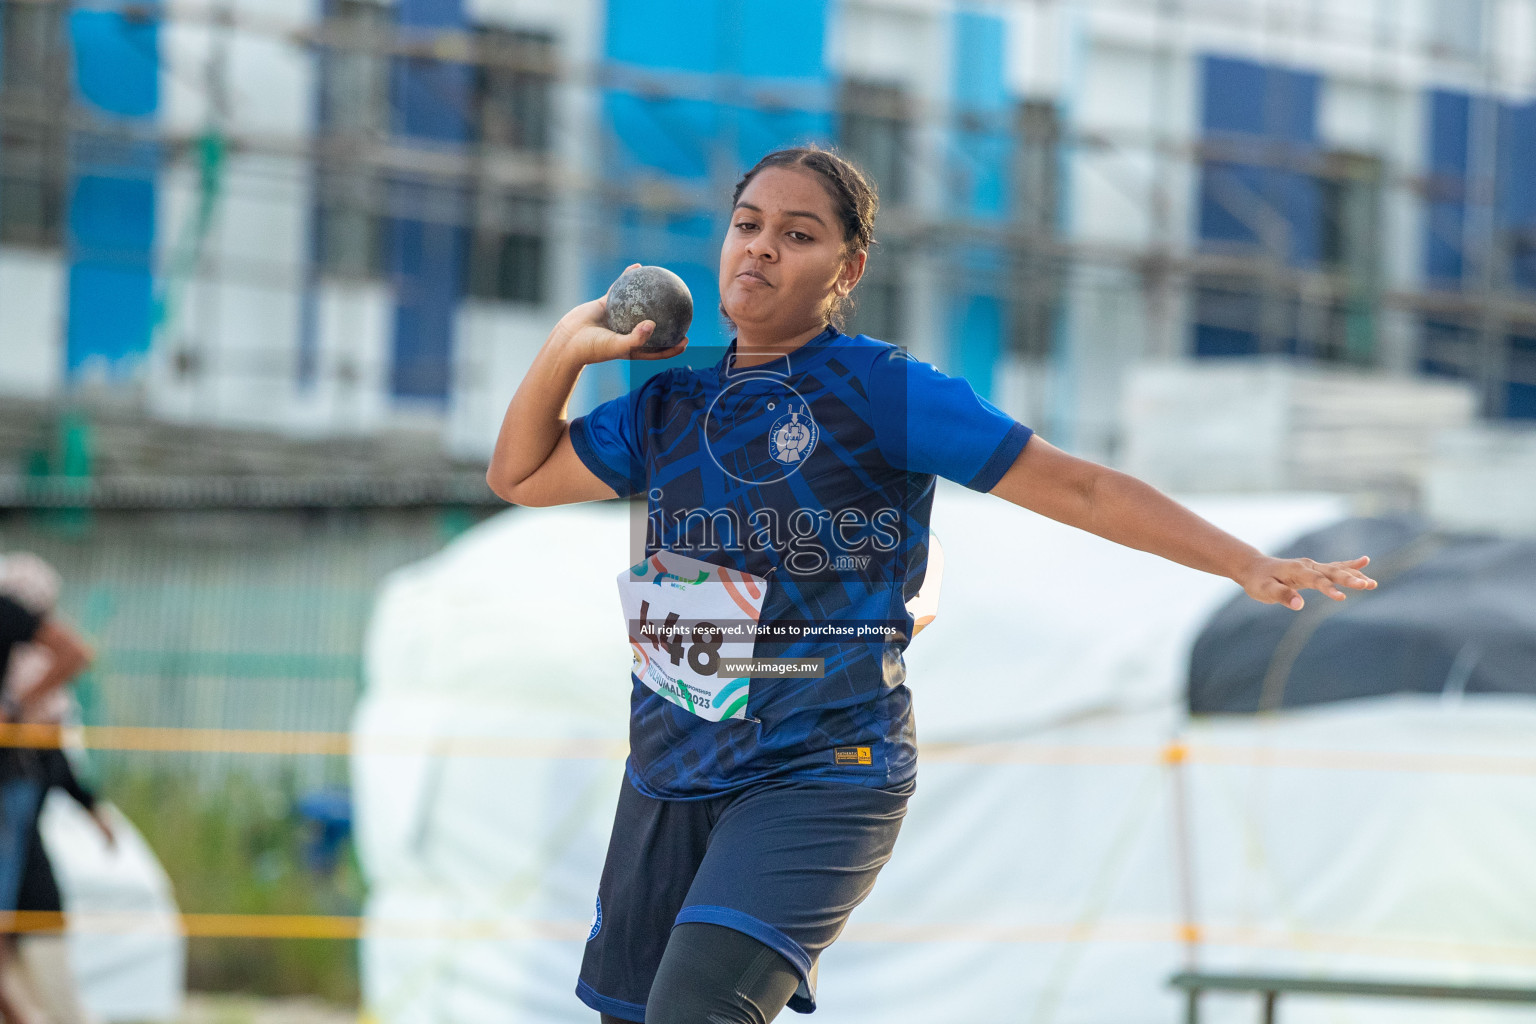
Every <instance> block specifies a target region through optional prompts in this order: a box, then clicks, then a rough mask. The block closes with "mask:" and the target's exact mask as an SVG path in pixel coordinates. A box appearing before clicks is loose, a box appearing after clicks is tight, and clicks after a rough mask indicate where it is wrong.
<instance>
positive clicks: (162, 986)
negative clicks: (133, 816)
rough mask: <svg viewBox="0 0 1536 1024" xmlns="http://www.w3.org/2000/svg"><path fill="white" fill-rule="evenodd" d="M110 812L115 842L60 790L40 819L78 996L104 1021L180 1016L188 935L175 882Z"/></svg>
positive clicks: (50, 797) (130, 826)
mask: <svg viewBox="0 0 1536 1024" xmlns="http://www.w3.org/2000/svg"><path fill="white" fill-rule="evenodd" d="M106 810H107V813H108V814H110V815H111V816H112V827H113V833H114V835H115V836H116V840H117V841H116V844H115V846H113V847H108V846H107V844H106V841H105V839H104V838H103V837H102V835H101V833H100V831H99V830H98V829H97V827H96V823H95V822H94V821H92V820H91V817H90V815H88V814H86V813H85V811H84V810H82V809H81V807H80V805H79V804H77V803H75V802H74V801H73V800H72V799H70V798H69V797H68V796H66V795H65V794H64V793H62V792H60V791H58V790H53V791H51V792H50V793H49V794H48V799H47V801H46V802H45V803H44V804H43V816H42V821H41V824H40V829H41V831H42V835H43V843H44V845H45V846H46V847H47V849H48V859H49V861H50V862H51V863H52V864H53V871H54V875H55V877H56V878H57V879H58V883H59V892H60V895H61V896H62V897H63V899H64V909H65V911H66V912H67V914H68V916H67V917H66V918H65V922H66V928H67V937H68V949H69V962H70V966H71V968H72V969H73V971H74V974H75V978H76V983H77V985H78V986H79V987H78V992H79V994H80V1000H81V1002H82V1003H84V1005H85V1007H86V1009H88V1010H90V1011H91V1012H92V1013H93V1014H95V1016H96V1017H98V1018H99V1019H101V1020H103V1021H150V1020H158V1021H168V1020H175V1019H176V1018H178V1017H179V1016H180V1015H181V1007H182V997H183V995H184V993H185V980H184V979H185V975H186V939H185V938H184V937H183V936H182V934H181V919H180V916H179V915H178V912H177V909H176V901H175V897H174V896H173V894H172V892H171V884H170V880H169V879H168V878H167V877H166V875H165V870H164V869H163V868H162V867H161V866H160V862H159V860H157V859H156V858H155V854H154V851H153V850H151V849H150V847H149V844H148V843H146V842H145V841H144V838H143V837H142V836H141V835H139V832H138V830H137V829H135V828H134V827H133V823H132V822H130V821H129V820H128V819H127V818H125V817H123V815H122V814H120V813H118V812H117V811H116V809H115V808H112V807H108V808H107V809H106Z"/></svg>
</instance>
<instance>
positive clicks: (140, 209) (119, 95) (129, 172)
mask: <svg viewBox="0 0 1536 1024" xmlns="http://www.w3.org/2000/svg"><path fill="white" fill-rule="evenodd" d="M147 11H148V12H150V13H154V12H155V5H148V6H147ZM68 27H69V34H70V45H71V47H72V49H73V52H74V62H73V63H74V89H75V91H76V93H77V94H78V95H79V96H80V98H81V99H82V100H83V101H84V102H85V103H87V104H90V105H91V106H94V107H95V108H96V110H97V111H98V113H99V114H100V115H102V116H103V119H104V123H106V124H110V123H111V122H112V121H114V120H125V119H141V118H148V117H152V116H153V115H154V113H155V111H156V108H157V107H158V105H159V99H160V91H159V80H160V75H159V68H158V47H159V21H158V19H157V18H156V17H149V16H138V17H133V18H130V17H127V16H124V15H122V14H118V13H115V12H110V11H94V10H87V11H74V12H72V13H71V14H70V16H69V21H68ZM70 157H71V162H70V171H69V175H70V188H69V214H68V233H67V237H66V247H67V259H68V264H69V275H68V299H67V301H66V316H67V321H66V324H65V331H64V335H65V336H64V353H65V370H66V373H68V374H69V375H70V376H78V375H79V373H80V372H81V371H82V370H84V369H86V368H89V369H90V372H92V373H96V372H105V373H106V374H107V375H109V376H121V375H126V374H129V373H131V372H133V369H134V367H135V366H136V364H137V363H138V362H139V361H140V360H141V359H142V357H143V356H144V354H145V353H146V352H148V351H149V347H150V344H151V341H152V339H153V332H154V317H155V295H154V287H155V283H154V244H155V223H156V190H155V175H156V173H157V170H158V165H159V149H158V147H157V146H155V145H154V144H152V143H143V142H125V141H122V140H120V139H115V138H111V137H110V135H106V134H105V133H97V132H92V131H76V132H73V133H72V134H71V141H70Z"/></svg>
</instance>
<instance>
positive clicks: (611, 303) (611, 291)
mask: <svg viewBox="0 0 1536 1024" xmlns="http://www.w3.org/2000/svg"><path fill="white" fill-rule="evenodd" d="M642 320H654V321H655V322H656V329H655V330H654V331H652V332H651V336H650V337H649V338H647V339H645V344H643V345H641V346H640V351H642V352H659V351H660V350H662V349H664V348H671V347H672V346H673V345H676V344H677V343H678V342H680V341H682V340H683V335H685V334H687V333H688V325H689V324H691V323H693V295H692V294H690V293H689V291H688V286H687V285H686V284H684V283H683V279H682V278H680V277H678V276H677V275H676V274H674V273H672V271H670V270H668V269H667V268H666V267H632V268H630V269H629V270H626V271H624V273H622V274H620V275H619V279H618V280H617V281H615V282H613V284H611V285H610V286H609V287H608V329H609V330H610V331H615V332H617V333H619V334H628V333H629V332H630V331H632V330H634V329H635V325H636V324H638V323H640V322H641V321H642Z"/></svg>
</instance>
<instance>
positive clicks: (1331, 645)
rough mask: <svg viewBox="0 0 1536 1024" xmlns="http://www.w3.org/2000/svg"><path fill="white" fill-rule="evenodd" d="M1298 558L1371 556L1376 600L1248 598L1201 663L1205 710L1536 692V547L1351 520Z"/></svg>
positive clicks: (1367, 594) (1198, 702) (1206, 641)
mask: <svg viewBox="0 0 1536 1024" xmlns="http://www.w3.org/2000/svg"><path fill="white" fill-rule="evenodd" d="M1280 554H1283V555H1284V556H1286V557H1293V558H1294V557H1307V558H1313V559H1316V560H1317V561H1319V562H1331V561H1338V560H1342V559H1346V558H1353V557H1355V556H1358V555H1370V556H1371V566H1370V567H1369V568H1368V569H1367V570H1366V572H1367V573H1368V574H1369V575H1371V576H1372V577H1373V578H1375V579H1377V580H1378V581H1380V584H1381V585H1380V587H1378V588H1377V589H1376V590H1374V591H1348V594H1349V599H1348V600H1346V601H1342V602H1340V601H1334V600H1331V599H1330V598H1328V597H1325V596H1324V595H1322V594H1319V593H1317V592H1315V591H1306V592H1305V593H1304V594H1303V596H1304V597H1305V598H1306V601H1307V604H1306V607H1305V608H1303V609H1302V610H1301V611H1300V612H1293V611H1291V610H1289V609H1287V608H1284V607H1282V606H1280V605H1265V604H1259V603H1258V602H1257V601H1253V600H1251V599H1250V598H1248V597H1247V596H1246V595H1244V596H1241V597H1238V598H1235V599H1234V600H1233V601H1231V602H1230V603H1229V604H1227V605H1226V606H1225V607H1223V608H1222V609H1221V610H1220V611H1218V612H1217V613H1216V614H1215V615H1214V616H1212V618H1211V620H1210V622H1208V623H1207V624H1206V626H1205V628H1204V629H1203V630H1202V631H1201V632H1200V635H1199V637H1198V638H1197V639H1196V641H1195V645H1194V649H1193V651H1192V652H1191V654H1190V664H1189V710H1190V712H1191V713H1192V714H1222V713H1227V714H1251V713H1253V712H1256V711H1261V710H1265V711H1267V710H1272V709H1275V708H1297V707H1306V706H1308V705H1311V704H1325V703H1328V702H1330V701H1339V700H1351V699H1354V698H1357V697H1375V696H1379V695H1382V694H1391V693H1450V694H1460V693H1529V694H1536V541H1528V540H1501V539H1496V538H1487V537H1469V536H1457V535H1448V534H1444V533H1436V532H1433V531H1431V530H1430V529H1429V528H1428V526H1427V525H1426V524H1425V522H1424V521H1423V520H1421V519H1417V518H1414V517H1408V516H1400V517H1390V518H1380V519H1365V518H1358V519H1346V520H1344V521H1342V522H1339V523H1335V524H1334V525H1332V526H1328V527H1325V528H1323V529H1321V530H1318V531H1316V532H1315V533H1310V534H1308V535H1307V536H1305V537H1303V538H1301V539H1300V540H1298V541H1297V542H1296V543H1295V544H1294V545H1292V546H1291V547H1290V548H1289V549H1287V550H1286V551H1284V552H1280Z"/></svg>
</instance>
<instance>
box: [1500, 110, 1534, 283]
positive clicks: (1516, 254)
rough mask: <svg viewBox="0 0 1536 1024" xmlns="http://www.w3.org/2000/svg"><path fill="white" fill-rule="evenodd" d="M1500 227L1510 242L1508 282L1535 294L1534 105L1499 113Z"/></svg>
mask: <svg viewBox="0 0 1536 1024" xmlns="http://www.w3.org/2000/svg"><path fill="white" fill-rule="evenodd" d="M1498 179H1499V185H1498V190H1499V201H1498V220H1499V225H1500V227H1501V228H1503V229H1504V230H1505V231H1506V232H1507V233H1508V237H1509V238H1510V239H1511V246H1510V253H1509V276H1510V280H1511V281H1512V282H1513V283H1514V284H1515V285H1517V286H1518V287H1521V288H1526V289H1532V290H1536V101H1533V102H1530V103H1525V104H1522V105H1518V106H1515V105H1508V104H1506V105H1505V106H1504V107H1503V109H1502V110H1501V111H1500V112H1499V168H1498Z"/></svg>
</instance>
